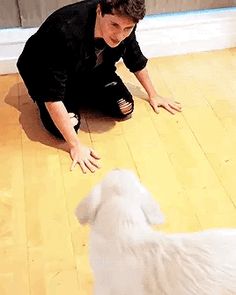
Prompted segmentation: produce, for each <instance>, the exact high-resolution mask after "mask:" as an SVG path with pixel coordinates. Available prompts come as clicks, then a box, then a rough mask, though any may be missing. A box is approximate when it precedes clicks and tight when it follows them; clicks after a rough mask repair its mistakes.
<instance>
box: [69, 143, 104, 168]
mask: <svg viewBox="0 0 236 295" xmlns="http://www.w3.org/2000/svg"><path fill="white" fill-rule="evenodd" d="M70 156H71V159H72V160H73V162H72V165H71V169H70V170H71V171H72V170H73V169H74V168H75V166H76V165H77V164H78V165H80V168H81V170H82V172H83V173H87V171H90V172H95V171H96V170H97V169H99V168H100V165H99V163H98V160H99V159H100V157H99V156H98V155H97V154H96V153H95V152H94V150H93V149H91V148H89V147H87V146H84V145H82V144H79V145H76V146H74V147H71V148H70Z"/></svg>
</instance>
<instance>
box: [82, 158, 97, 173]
mask: <svg viewBox="0 0 236 295" xmlns="http://www.w3.org/2000/svg"><path fill="white" fill-rule="evenodd" d="M84 164H85V166H86V167H87V169H89V170H90V171H91V172H92V173H94V172H95V171H96V167H95V166H93V165H92V163H91V162H90V161H89V160H85V161H84Z"/></svg>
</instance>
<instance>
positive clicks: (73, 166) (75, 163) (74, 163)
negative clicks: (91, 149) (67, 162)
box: [70, 160, 77, 171]
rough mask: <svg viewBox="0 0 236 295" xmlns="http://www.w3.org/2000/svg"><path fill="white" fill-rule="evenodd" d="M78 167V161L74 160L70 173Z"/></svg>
mask: <svg viewBox="0 0 236 295" xmlns="http://www.w3.org/2000/svg"><path fill="white" fill-rule="evenodd" d="M76 165H77V161H76V160H73V162H72V164H71V166H70V171H72V170H74V169H75V166H76Z"/></svg>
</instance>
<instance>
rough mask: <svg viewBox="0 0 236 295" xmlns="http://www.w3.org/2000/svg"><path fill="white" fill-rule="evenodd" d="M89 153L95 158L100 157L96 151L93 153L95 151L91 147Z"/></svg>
mask: <svg viewBox="0 0 236 295" xmlns="http://www.w3.org/2000/svg"><path fill="white" fill-rule="evenodd" d="M90 155H91V156H92V157H93V158H95V159H96V160H99V159H101V157H100V156H99V155H98V154H97V153H95V151H94V150H93V149H90Z"/></svg>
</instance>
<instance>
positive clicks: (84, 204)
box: [75, 185, 101, 224]
mask: <svg viewBox="0 0 236 295" xmlns="http://www.w3.org/2000/svg"><path fill="white" fill-rule="evenodd" d="M100 199H101V187H100V185H97V186H95V188H94V189H93V190H92V191H91V192H90V193H89V195H88V196H87V197H85V198H84V199H83V200H82V201H81V202H80V203H79V205H78V207H77V208H76V211H75V215H76V217H77V218H78V220H79V222H80V224H87V223H89V224H92V223H93V222H94V220H95V216H96V213H97V209H98V206H99V204H100Z"/></svg>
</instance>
